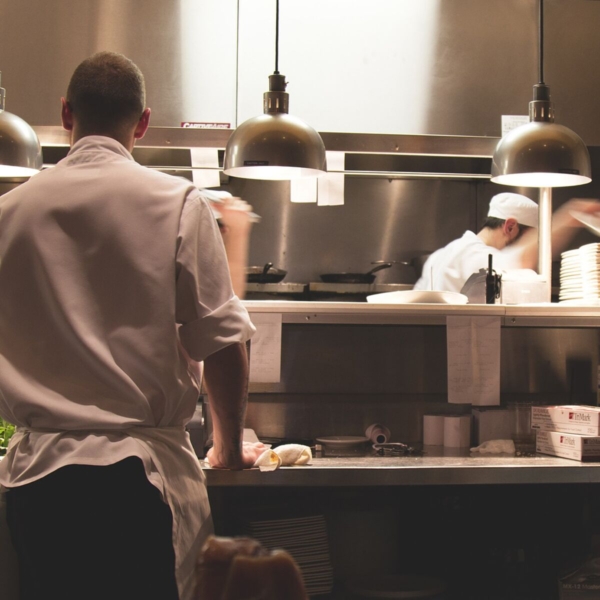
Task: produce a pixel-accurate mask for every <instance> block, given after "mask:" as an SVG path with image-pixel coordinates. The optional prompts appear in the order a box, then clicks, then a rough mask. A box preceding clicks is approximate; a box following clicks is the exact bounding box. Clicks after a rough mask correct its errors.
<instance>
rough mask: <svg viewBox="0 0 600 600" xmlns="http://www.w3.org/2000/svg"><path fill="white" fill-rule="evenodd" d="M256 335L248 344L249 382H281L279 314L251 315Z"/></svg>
mask: <svg viewBox="0 0 600 600" xmlns="http://www.w3.org/2000/svg"><path fill="white" fill-rule="evenodd" d="M251 318H252V322H253V323H254V326H255V327H256V333H255V334H254V335H253V336H252V340H251V342H250V381H252V382H257V383H258V382H260V383H277V382H278V381H280V380H281V314H272V313H264V314H263V313H253V314H252V316H251Z"/></svg>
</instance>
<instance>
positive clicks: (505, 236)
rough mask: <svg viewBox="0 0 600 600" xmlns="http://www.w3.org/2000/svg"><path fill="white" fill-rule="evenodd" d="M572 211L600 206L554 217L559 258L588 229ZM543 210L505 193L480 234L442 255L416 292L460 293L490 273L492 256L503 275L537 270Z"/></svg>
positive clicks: (574, 203) (429, 264) (571, 205)
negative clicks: (474, 277) (540, 212)
mask: <svg viewBox="0 0 600 600" xmlns="http://www.w3.org/2000/svg"><path fill="white" fill-rule="evenodd" d="M572 210H578V211H581V212H598V211H599V210H600V203H598V202H597V201H588V200H580V199H573V200H570V201H569V202H567V203H565V204H564V205H563V206H562V207H561V208H560V209H559V210H557V211H556V213H554V215H553V217H552V231H551V236H552V249H553V252H554V253H555V255H556V254H558V253H560V252H561V251H562V250H564V249H566V247H567V245H568V243H569V242H570V241H571V239H572V237H573V236H574V235H575V233H576V232H577V230H578V228H580V227H581V226H582V224H581V222H580V221H578V220H577V219H575V218H574V217H573V216H572V215H571V211H572ZM537 224H538V205H537V204H536V203H535V202H534V201H533V200H530V199H529V198H527V197H526V196H523V195H521V194H514V193H511V192H502V193H500V194H496V195H495V196H494V197H493V198H492V199H491V201H490V207H489V210H488V214H487V218H486V220H485V222H484V224H483V227H482V228H481V230H480V231H479V233H477V234H475V233H473V232H472V231H465V233H464V234H463V236H462V237H461V238H459V239H457V240H454V241H453V242H450V243H449V244H448V245H447V246H444V247H443V248H440V249H439V250H436V251H435V252H434V253H433V254H432V255H431V256H430V257H429V258H428V259H427V261H426V262H425V264H424V265H423V272H422V274H421V277H420V279H419V280H418V281H417V282H416V283H415V286H414V289H415V290H439V291H451V292H460V291H461V289H462V288H463V286H464V284H465V282H466V281H467V279H469V277H470V276H471V275H473V274H474V273H477V272H479V270H480V269H487V267H488V256H489V255H490V254H491V255H492V263H493V268H494V270H495V271H497V272H498V273H500V272H505V273H506V272H507V271H511V270H515V269H532V270H533V269H536V267H537V261H538V234H537Z"/></svg>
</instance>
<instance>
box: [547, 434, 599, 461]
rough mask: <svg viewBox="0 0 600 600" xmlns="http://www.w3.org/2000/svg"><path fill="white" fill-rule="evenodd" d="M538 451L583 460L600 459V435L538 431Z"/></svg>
mask: <svg viewBox="0 0 600 600" xmlns="http://www.w3.org/2000/svg"><path fill="white" fill-rule="evenodd" d="M535 438H536V439H535V449H536V452H541V453H542V454H550V455H552V456H560V457H561V458H570V459H572V460H579V461H582V462H591V461H600V437H598V436H590V435H577V434H575V433H564V432H562V431H538V432H537V433H536V436H535Z"/></svg>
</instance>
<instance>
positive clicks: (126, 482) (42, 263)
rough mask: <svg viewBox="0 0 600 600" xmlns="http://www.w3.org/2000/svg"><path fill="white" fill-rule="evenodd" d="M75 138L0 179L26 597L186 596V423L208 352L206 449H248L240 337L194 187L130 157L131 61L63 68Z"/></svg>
mask: <svg viewBox="0 0 600 600" xmlns="http://www.w3.org/2000/svg"><path fill="white" fill-rule="evenodd" d="M62 102H63V104H62V121H63V125H64V127H65V128H66V129H67V130H68V131H70V134H71V149H70V151H69V154H68V155H67V157H66V158H65V159H63V160H62V161H60V162H59V163H58V164H57V165H56V167H55V168H53V169H48V170H45V171H42V172H41V173H39V174H38V175H35V176H34V177H32V178H31V179H30V180H29V181H28V182H26V183H24V184H22V185H21V186H19V187H18V188H16V189H15V190H13V191H11V192H9V193H7V194H5V195H4V196H2V197H0V290H1V293H0V415H2V417H3V418H4V419H6V420H8V421H9V422H12V423H14V424H16V425H17V426H18V430H17V433H16V434H15V435H14V436H13V438H12V440H11V443H10V446H9V449H8V452H7V455H6V457H5V458H4V460H3V461H2V462H0V484H1V485H2V486H4V488H6V489H7V492H6V501H7V518H8V521H9V525H10V529H11V534H12V539H13V542H14V544H15V547H16V550H17V554H18V558H19V564H20V574H21V577H20V582H21V597H22V598H26V599H27V600H37V599H38V598H39V599H41V598H48V597H50V596H52V597H57V598H58V597H60V598H61V600H75V599H77V600H81V599H84V598H85V599H86V600H95V599H100V598H103V599H106V598H111V600H116V599H117V600H120V599H122V600H125V599H127V600H131V599H133V598H144V600H151V599H156V600H175V599H181V600H191V598H193V590H194V585H195V573H194V571H195V567H196V560H197V557H198V552H199V549H200V547H201V545H202V543H203V541H204V540H205V539H206V537H207V535H208V534H209V533H210V532H211V529H212V524H211V519H210V509H209V504H208V497H207V493H206V486H205V479H204V475H203V473H202V471H201V469H200V467H199V464H198V461H197V459H196V456H195V454H194V451H193V449H192V447H191V444H190V441H189V437H188V435H187V433H186V431H185V424H186V423H187V422H188V421H189V420H190V418H191V417H192V415H193V413H194V409H195V406H196V401H197V397H198V389H197V381H194V379H193V373H192V371H191V370H190V369H189V364H188V359H189V358H191V359H192V360H193V361H204V365H205V370H204V376H205V383H206V386H207V389H208V392H209V399H210V405H211V410H212V416H213V425H214V447H213V449H212V451H211V452H210V454H209V460H210V462H211V464H212V466H214V467H224V468H232V469H242V468H245V467H250V466H252V464H253V463H254V461H255V459H256V457H257V456H258V455H259V454H260V453H261V452H262V451H263V449H264V447H261V445H260V444H258V445H248V444H244V443H243V442H242V431H243V423H244V414H245V401H246V392H247V369H248V365H247V357H246V352H245V342H246V341H247V340H248V339H249V338H250V337H251V336H252V334H253V332H254V327H253V325H252V323H251V321H250V318H249V315H248V313H247V311H246V309H245V308H244V307H243V305H242V304H241V302H240V300H239V299H238V297H237V296H235V295H234V293H233V291H232V287H231V280H230V276H229V271H228V268H227V261H226V256H225V252H224V248H223V242H222V239H221V235H220V233H219V230H218V227H217V224H216V223H215V219H214V217H213V214H212V212H211V210H210V208H209V206H208V205H207V203H206V201H205V200H204V199H203V197H202V193H201V192H199V191H198V190H197V189H196V188H194V187H193V186H192V185H191V184H189V182H186V181H185V180H183V179H180V178H175V177H171V176H169V175H166V174H163V173H160V172H157V171H153V170H150V169H147V168H144V167H142V166H140V165H138V164H137V163H136V162H134V160H133V158H132V156H131V151H132V149H133V146H134V143H135V140H136V139H139V138H141V137H142V136H143V135H144V133H145V132H146V129H147V127H148V123H149V118H150V109H149V108H146V106H145V90H144V80H143V75H142V74H141V72H140V71H139V69H138V68H137V67H136V66H135V65H134V64H133V63H132V62H131V61H130V60H129V59H127V58H126V57H124V56H122V55H118V54H114V53H99V54H96V55H94V56H92V57H91V58H90V59H88V60H86V61H84V62H83V63H81V64H80V65H79V66H78V67H77V69H76V70H75V72H74V74H73V77H72V79H71V82H70V84H69V88H68V91H67V97H66V99H63V101H62Z"/></svg>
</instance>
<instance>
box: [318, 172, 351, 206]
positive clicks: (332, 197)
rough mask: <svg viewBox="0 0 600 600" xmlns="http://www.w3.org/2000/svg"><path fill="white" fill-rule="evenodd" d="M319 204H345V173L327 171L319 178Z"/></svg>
mask: <svg viewBox="0 0 600 600" xmlns="http://www.w3.org/2000/svg"><path fill="white" fill-rule="evenodd" d="M318 182H319V184H318V186H319V193H318V197H317V203H318V205H319V206H342V205H343V204H344V174H343V173H326V174H325V175H321V177H319V179H318Z"/></svg>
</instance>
